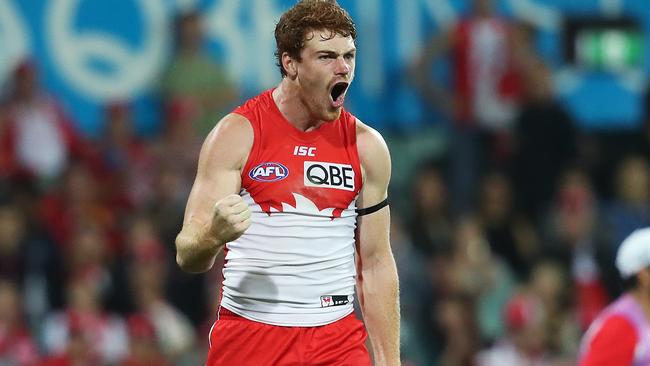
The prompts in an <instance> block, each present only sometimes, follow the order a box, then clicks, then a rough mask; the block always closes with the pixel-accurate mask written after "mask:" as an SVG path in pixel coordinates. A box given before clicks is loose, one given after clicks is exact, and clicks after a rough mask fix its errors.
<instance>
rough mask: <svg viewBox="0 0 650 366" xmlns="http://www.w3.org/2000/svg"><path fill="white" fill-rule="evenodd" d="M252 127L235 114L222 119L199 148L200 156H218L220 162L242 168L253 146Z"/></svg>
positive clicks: (244, 119)
mask: <svg viewBox="0 0 650 366" xmlns="http://www.w3.org/2000/svg"><path fill="white" fill-rule="evenodd" d="M253 139H254V134H253V127H252V126H251V124H250V122H249V120H248V119H247V118H246V117H244V116H242V115H241V114H237V113H230V114H228V115H226V116H225V117H223V118H222V119H221V120H220V121H219V122H218V123H217V124H216V125H215V126H214V128H213V129H212V131H210V133H209V134H208V136H207V137H206V139H205V142H204V143H203V147H202V148H201V155H205V156H206V157H211V156H215V155H218V156H219V157H220V160H224V161H227V162H231V163H233V164H235V165H236V166H237V167H240V168H242V167H243V166H244V164H245V163H246V159H247V158H248V153H249V152H250V150H251V148H252V146H253Z"/></svg>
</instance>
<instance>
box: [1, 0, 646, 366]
mask: <svg viewBox="0 0 650 366" xmlns="http://www.w3.org/2000/svg"><path fill="white" fill-rule="evenodd" d="M533 34H534V30H533V29H532V28H531V27H529V26H527V25H524V24H518V23H514V22H511V21H509V20H506V19H502V18H499V17H498V16H497V15H495V14H494V13H493V12H492V9H491V7H490V5H489V1H485V0H476V1H474V8H473V13H472V14H470V15H468V17H467V18H466V19H464V20H461V21H460V22H459V23H458V24H456V25H455V26H453V27H452V28H450V29H449V31H448V32H447V33H440V34H435V35H432V37H431V40H430V41H429V43H428V44H427V45H424V47H423V48H422V52H421V53H420V54H419V55H418V56H417V57H416V58H415V59H414V60H413V62H412V63H411V64H410V65H409V67H408V70H405V71H404V76H405V77H406V78H409V79H410V80H411V81H412V86H413V88H414V89H415V90H417V91H419V95H420V96H421V97H422V100H423V102H424V103H425V104H426V105H427V106H429V107H430V108H432V109H436V110H438V111H443V112H446V113H448V116H449V118H450V120H451V121H453V122H452V123H451V125H450V126H449V127H448V128H446V129H445V131H444V133H445V134H446V135H445V139H446V140H447V141H448V144H447V146H448V148H447V149H446V150H445V151H444V152H443V153H442V154H436V155H435V156H422V157H420V158H421V160H420V161H419V162H418V163H417V169H415V170H414V171H415V173H414V174H413V176H412V178H411V180H410V182H411V185H410V186H409V187H408V188H409V190H408V192H406V193H405V192H404V191H392V192H391V199H392V200H393V201H402V202H404V201H407V202H408V203H407V204H405V205H401V206H399V207H403V208H401V209H398V207H396V208H395V209H393V219H392V220H393V221H392V232H391V235H392V240H391V243H392V246H393V251H394V254H395V257H396V261H397V266H398V271H399V274H400V287H401V307H402V343H403V344H402V353H403V364H404V365H405V366H418V365H419V366H426V365H445V366H451V365H479V366H481V365H487V366H489V365H500V366H508V365H553V366H561V365H572V364H575V356H576V354H577V352H578V347H579V341H580V337H581V336H582V334H583V332H584V331H585V329H586V327H587V326H588V325H589V323H590V322H591V321H592V320H593V319H594V317H595V315H596V314H597V313H598V311H600V310H601V309H602V308H603V307H604V306H605V305H607V304H608V303H609V302H610V301H611V300H612V299H614V298H615V297H616V296H617V295H619V294H620V293H621V291H622V289H621V287H620V286H619V277H618V273H617V272H616V269H615V268H614V253H615V252H616V249H617V247H618V245H619V244H620V242H621V241H622V239H623V238H624V237H625V236H626V235H627V234H629V233H630V232H631V231H632V230H634V229H635V228H638V227H643V226H650V161H649V157H650V151H649V150H650V113H646V120H645V121H640V124H639V125H640V126H641V127H640V129H639V130H634V131H625V132H616V131H610V132H608V133H594V132H589V131H582V130H580V129H579V128H578V127H577V124H576V123H575V121H573V120H572V119H571V116H570V115H569V114H568V113H567V112H566V111H565V110H564V108H563V107H562V105H561V104H560V103H559V102H558V101H557V99H556V98H555V95H554V88H553V85H552V77H551V70H550V67H549V66H547V65H546V64H545V63H544V61H543V60H542V59H541V58H540V57H539V56H538V55H537V54H536V52H535V50H534V48H533V47H532V45H533V44H534V42H533V41H532V40H531V37H533ZM175 36H176V50H175V53H174V54H173V55H172V57H171V59H170V62H169V65H168V68H167V69H166V71H165V72H164V73H163V74H162V75H161V76H160V81H161V82H160V93H159V94H160V99H161V105H162V108H163V110H164V113H163V115H164V121H162V123H161V125H162V128H161V131H160V133H158V134H155V135H153V136H146V137H143V136H139V135H138V134H136V132H135V130H134V125H135V123H134V120H133V119H134V117H133V116H134V113H133V110H132V105H131V104H130V101H128V100H116V101H112V102H110V103H107V105H106V106H105V108H104V118H105V121H104V124H103V126H104V131H103V132H102V133H101V134H100V136H99V137H97V138H96V139H91V138H89V137H87V136H84V135H83V134H81V133H80V132H79V131H78V129H77V127H76V123H75V121H73V120H71V119H70V118H69V115H68V114H67V113H66V111H65V110H63V108H62V107H61V105H60V104H59V102H58V101H57V99H56V96H53V95H50V94H48V93H47V91H46V90H44V89H43V88H42V86H41V84H40V83H39V78H40V77H41V75H40V74H39V73H40V72H42V71H41V70H40V69H39V68H38V65H37V64H35V63H34V62H33V61H32V60H25V61H24V62H21V63H20V64H19V65H18V66H17V68H16V69H15V70H14V72H13V74H12V80H11V83H10V88H9V90H7V92H6V93H5V94H4V95H2V100H1V103H0V365H20V366H27V365H57V366H58V365H61V366H63V365H94V366H96V365H124V366H142V365H199V364H202V363H203V357H204V356H205V354H206V348H207V347H208V341H207V340H208V337H207V334H208V332H209V328H210V326H211V325H212V322H213V321H214V318H215V310H216V304H217V301H218V296H219V286H220V282H221V271H220V263H216V264H215V267H214V269H213V270H212V271H210V272H209V273H206V274H202V275H189V274H185V273H183V272H181V271H180V269H179V268H178V266H177V265H176V262H175V250H174V238H175V236H176V234H177V233H178V231H179V230H180V227H181V223H182V220H183V210H184V206H185V201H186V198H187V196H188V194H189V189H190V187H191V184H192V181H193V179H194V175H195V171H196V164H197V157H198V152H199V149H200V147H201V143H202V141H203V138H204V137H205V135H206V134H207V131H209V129H210V128H211V126H212V125H213V124H214V123H215V121H217V120H218V119H219V118H220V116H222V115H223V114H224V113H226V112H227V111H228V110H229V109H230V108H231V107H232V106H233V105H234V104H236V103H237V102H238V101H239V100H238V98H239V92H238V90H237V89H236V86H235V85H234V84H233V83H232V81H231V80H230V79H229V77H228V75H227V73H226V72H224V70H223V68H222V67H221V66H220V65H219V64H218V63H217V61H216V60H214V59H212V58H210V57H208V56H206V54H204V53H203V50H202V47H201V45H202V34H201V22H200V17H199V16H198V14H196V13H188V14H183V15H181V16H179V18H178V21H177V23H176V34H175ZM441 57H448V58H449V59H450V60H451V64H452V69H453V70H452V72H451V74H452V75H453V80H452V82H451V85H443V84H442V83H441V82H439V81H438V80H437V79H436V77H435V75H434V73H433V72H431V71H432V69H433V68H434V64H435V63H436V62H437V61H436V59H438V58H441ZM647 104H648V105H649V108H648V109H650V100H649V101H648V103H647ZM368 122H370V123H371V122H372V121H368ZM392 153H393V154H399V151H393V152H392ZM221 260H222V259H221Z"/></svg>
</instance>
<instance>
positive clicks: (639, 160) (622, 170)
mask: <svg viewBox="0 0 650 366" xmlns="http://www.w3.org/2000/svg"><path fill="white" fill-rule="evenodd" d="M614 181H615V184H614V186H615V197H614V199H613V200H612V201H611V202H610V203H609V204H608V205H606V206H605V208H604V216H605V219H606V220H607V224H608V229H609V232H610V236H611V243H612V245H613V248H612V250H613V251H615V250H616V249H617V246H618V243H621V242H623V239H625V237H627V236H628V235H629V234H631V233H632V232H633V231H634V230H635V229H640V228H642V227H646V226H650V162H649V161H648V159H647V158H645V157H643V156H639V155H636V156H634V155H631V156H628V157H626V158H624V159H623V160H622V161H620V162H619V164H618V168H617V169H616V175H615V177H614Z"/></svg>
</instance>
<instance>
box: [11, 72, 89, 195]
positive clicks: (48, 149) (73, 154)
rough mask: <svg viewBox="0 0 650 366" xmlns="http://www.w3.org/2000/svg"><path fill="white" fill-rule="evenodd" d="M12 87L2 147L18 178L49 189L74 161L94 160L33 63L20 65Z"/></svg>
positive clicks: (15, 73)
mask: <svg viewBox="0 0 650 366" xmlns="http://www.w3.org/2000/svg"><path fill="white" fill-rule="evenodd" d="M12 86H13V87H12V94H11V98H10V100H9V104H8V120H7V122H6V124H7V125H6V126H5V131H4V133H1V134H0V136H2V138H3V141H1V142H0V146H2V147H3V152H4V153H6V154H7V156H8V157H5V158H4V159H6V160H8V161H9V162H10V163H9V166H8V168H9V170H10V171H11V172H13V174H14V175H27V176H29V177H33V178H34V179H35V180H36V182H38V183H40V184H44V185H45V186H48V185H51V184H53V182H55V181H56V179H57V178H59V177H60V176H61V175H62V174H63V173H64V172H65V170H66V169H67V167H68V164H69V163H70V161H71V159H73V158H76V159H88V160H90V159H91V156H92V153H91V152H90V149H89V147H88V145H87V144H86V142H85V141H83V139H82V138H81V136H80V135H79V133H78V132H77V130H76V129H75V126H74V124H73V123H72V122H71V121H70V120H69V119H68V118H67V117H66V116H65V114H64V113H63V109H62V107H61V106H60V105H59V104H58V103H57V101H56V100H55V99H54V98H53V97H52V96H50V95H48V94H47V93H46V92H45V91H44V90H42V89H41V87H40V85H39V82H38V77H37V72H36V67H35V65H34V64H33V63H32V62H31V61H28V60H27V61H23V62H22V63H20V64H19V65H18V67H17V68H16V70H15V72H14V75H13V85H12ZM36 146H38V148H35V147H36Z"/></svg>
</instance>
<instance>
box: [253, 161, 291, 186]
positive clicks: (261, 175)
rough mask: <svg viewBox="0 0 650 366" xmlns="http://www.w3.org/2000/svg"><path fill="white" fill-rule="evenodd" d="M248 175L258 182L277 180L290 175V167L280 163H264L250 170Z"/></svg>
mask: <svg viewBox="0 0 650 366" xmlns="http://www.w3.org/2000/svg"><path fill="white" fill-rule="evenodd" d="M248 176H249V177H250V178H251V179H253V180H256V181H258V182H275V181H278V180H282V179H284V178H286V177H288V176H289V169H287V167H286V166H284V165H282V164H280V163H273V162H267V163H262V164H259V165H257V166H255V168H253V169H251V170H250V171H249V172H248Z"/></svg>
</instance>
